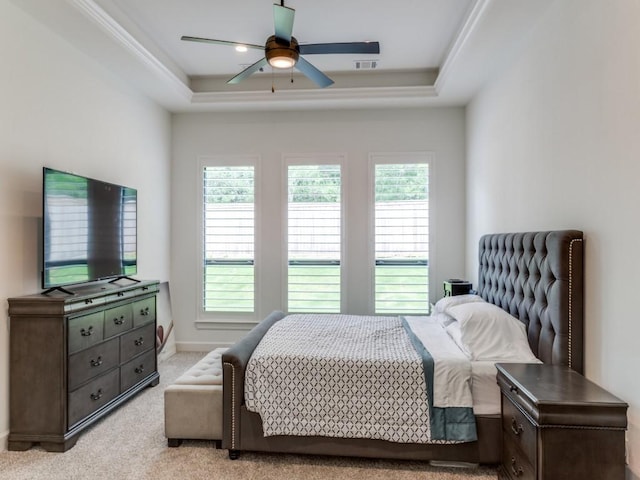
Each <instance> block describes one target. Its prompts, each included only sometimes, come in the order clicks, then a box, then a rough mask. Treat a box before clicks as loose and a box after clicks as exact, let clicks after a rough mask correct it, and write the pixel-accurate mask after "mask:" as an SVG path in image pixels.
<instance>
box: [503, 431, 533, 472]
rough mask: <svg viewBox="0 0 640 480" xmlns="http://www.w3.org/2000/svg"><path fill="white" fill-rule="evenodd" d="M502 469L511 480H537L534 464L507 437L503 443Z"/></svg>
mask: <svg viewBox="0 0 640 480" xmlns="http://www.w3.org/2000/svg"><path fill="white" fill-rule="evenodd" d="M502 469H503V471H504V473H506V474H507V475H508V477H509V478H510V479H511V480H536V472H535V469H534V468H533V466H532V464H531V463H530V462H529V461H528V460H527V458H526V456H525V455H524V454H523V453H522V450H520V448H519V447H518V446H517V445H515V444H514V443H512V442H511V441H510V440H509V439H508V438H507V437H505V438H503V442H502Z"/></svg>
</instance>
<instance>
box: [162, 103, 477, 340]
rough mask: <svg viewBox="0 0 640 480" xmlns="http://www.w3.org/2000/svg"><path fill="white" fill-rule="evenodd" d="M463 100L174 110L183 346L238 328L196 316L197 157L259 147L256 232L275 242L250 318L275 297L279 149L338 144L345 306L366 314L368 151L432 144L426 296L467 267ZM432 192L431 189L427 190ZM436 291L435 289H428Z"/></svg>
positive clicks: (177, 301)
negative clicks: (446, 104)
mask: <svg viewBox="0 0 640 480" xmlns="http://www.w3.org/2000/svg"><path fill="white" fill-rule="evenodd" d="M464 123H465V120H464V109H462V108H442V109H409V110H406V109H405V110H396V109H387V110H362V111H316V112H271V113H268V112H261V113H202V114H193V113H192V114H179V115H175V116H174V118H173V149H174V150H173V151H174V155H173V168H172V198H173V202H172V209H173V210H172V212H173V222H172V237H171V241H172V251H173V255H172V265H171V271H172V290H171V298H172V307H173V315H174V319H175V321H176V339H177V342H178V348H179V349H205V348H211V346H212V345H227V344H229V343H231V342H234V341H236V340H237V339H238V338H240V337H241V336H242V334H243V333H244V332H245V331H246V327H248V325H245V326H244V328H242V329H238V328H237V327H235V328H234V329H223V328H221V327H220V326H219V325H218V326H215V325H214V326H213V327H214V328H213V329H197V328H196V326H195V325H194V321H196V320H197V319H198V318H199V315H200V312H199V308H198V288H199V282H198V277H197V275H196V274H194V272H197V271H198V265H199V261H200V254H199V252H200V251H201V246H200V245H201V243H200V238H199V236H198V235H199V222H200V215H201V199H200V198H199V197H198V190H199V189H198V183H197V182H198V181H199V168H198V159H199V157H201V156H207V155H218V154H223V155H224V154H228V155H233V154H257V155H260V158H261V162H262V174H263V183H262V185H260V188H261V190H262V195H261V197H260V198H261V199H262V200H261V204H260V205H259V208H260V209H261V210H262V212H263V213H264V221H263V223H262V226H261V227H260V230H259V232H258V235H261V236H262V237H263V239H264V240H265V242H266V243H267V244H269V245H272V248H271V249H270V250H269V251H268V252H266V253H265V255H264V256H263V258H264V262H263V268H262V270H261V271H259V272H258V275H259V278H260V279H261V281H262V282H261V283H262V285H264V286H265V288H267V289H268V292H266V295H265V297H266V299H267V300H266V301H265V303H264V304H262V305H260V307H259V311H258V312H257V314H256V316H255V318H254V320H255V321H257V320H260V319H262V318H263V317H264V316H265V315H267V314H268V313H269V312H271V311H272V310H274V309H283V310H284V309H285V307H284V306H283V305H282V304H281V295H280V291H281V290H280V288H279V287H280V285H281V282H282V277H281V273H280V268H281V265H282V263H283V261H282V257H281V251H280V247H279V236H280V235H281V233H282V225H283V223H282V214H281V213H282V207H281V203H280V202H281V196H280V184H281V181H282V178H281V173H280V172H281V162H282V155H283V154H287V153H295V154H300V153H344V154H346V157H347V161H346V174H347V177H346V178H347V180H346V181H347V186H346V191H347V198H346V202H347V208H348V212H347V218H348V219H349V220H348V221H349V223H348V225H347V229H348V230H349V234H348V238H349V243H348V244H347V246H346V253H345V261H346V262H347V263H348V265H349V267H348V273H347V280H346V288H347V292H348V313H366V307H367V305H366V295H365V294H364V293H363V288H361V287H362V285H366V283H367V282H369V279H368V278H367V273H366V265H367V263H366V262H367V259H366V248H364V247H365V246H367V242H368V233H369V232H368V229H367V228H368V227H367V225H368V223H367V220H368V213H367V211H366V198H367V195H368V193H367V192H368V190H367V165H368V155H369V152H414V151H432V152H433V153H434V154H435V164H434V167H433V170H434V171H432V175H433V176H432V178H431V182H432V188H433V191H432V198H434V200H433V204H432V213H433V215H434V216H433V217H432V222H431V234H432V237H431V242H432V243H431V247H432V252H431V258H430V261H431V272H430V273H431V277H432V279H433V280H432V284H431V287H432V291H431V293H432V295H436V294H439V293H440V290H441V288H442V280H443V279H444V278H447V277H452V276H460V275H463V273H464V265H465V264H464V258H463V257H464V255H461V252H464V235H465V226H464V152H465V147H464V137H465V133H464ZM433 194H435V195H433ZM434 298H435V297H434Z"/></svg>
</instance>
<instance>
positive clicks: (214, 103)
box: [191, 86, 437, 110]
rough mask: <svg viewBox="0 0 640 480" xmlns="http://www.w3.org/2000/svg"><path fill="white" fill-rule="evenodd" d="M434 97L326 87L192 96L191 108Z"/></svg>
mask: <svg viewBox="0 0 640 480" xmlns="http://www.w3.org/2000/svg"><path fill="white" fill-rule="evenodd" d="M436 97H437V92H436V90H435V88H434V87H433V86H409V87H362V88H327V89H313V90H277V91H276V92H273V93H272V92H271V91H270V90H268V91H244V92H200V93H194V94H193V97H192V99H191V103H192V105H207V106H208V107H210V108H209V109H210V110H272V109H277V108H287V109H296V108H300V109H302V108H304V109H309V108H315V109H325V108H326V109H328V108H332V109H333V108H361V107H384V106H395V107H420V106H424V105H426V104H428V103H430V102H432V101H433V100H434V99H435V98H436Z"/></svg>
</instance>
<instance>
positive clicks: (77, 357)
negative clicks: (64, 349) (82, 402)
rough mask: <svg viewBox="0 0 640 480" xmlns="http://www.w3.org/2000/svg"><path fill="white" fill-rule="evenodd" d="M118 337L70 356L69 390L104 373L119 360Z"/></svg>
mask: <svg viewBox="0 0 640 480" xmlns="http://www.w3.org/2000/svg"><path fill="white" fill-rule="evenodd" d="M119 360H120V359H119V356H118V339H117V338H112V339H111V340H109V341H108V342H103V343H100V344H98V345H94V346H93V347H91V348H88V349H86V350H82V351H80V352H78V353H76V354H74V355H71V356H70V357H69V390H75V389H76V388H77V387H78V386H79V385H81V384H83V383H84V382H86V381H87V380H90V379H91V378H93V377H95V376H98V375H102V374H103V373H105V372H106V371H108V370H111V369H112V368H113V367H116V366H117V365H118V363H120V362H119Z"/></svg>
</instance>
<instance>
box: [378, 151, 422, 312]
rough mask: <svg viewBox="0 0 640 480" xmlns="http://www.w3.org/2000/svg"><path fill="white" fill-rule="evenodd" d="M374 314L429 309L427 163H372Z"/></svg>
mask: <svg viewBox="0 0 640 480" xmlns="http://www.w3.org/2000/svg"><path fill="white" fill-rule="evenodd" d="M374 183H375V204H374V210H375V292H374V295H375V313H377V314H390V313H393V314H402V313H405V314H410V313H412V314H416V313H427V312H428V311H429V281H428V280H429V270H428V266H429V165H428V163H385V164H382V163H377V164H376V165H375V179H374Z"/></svg>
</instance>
